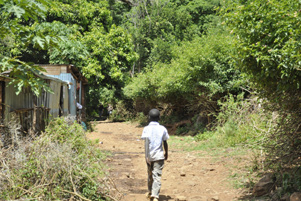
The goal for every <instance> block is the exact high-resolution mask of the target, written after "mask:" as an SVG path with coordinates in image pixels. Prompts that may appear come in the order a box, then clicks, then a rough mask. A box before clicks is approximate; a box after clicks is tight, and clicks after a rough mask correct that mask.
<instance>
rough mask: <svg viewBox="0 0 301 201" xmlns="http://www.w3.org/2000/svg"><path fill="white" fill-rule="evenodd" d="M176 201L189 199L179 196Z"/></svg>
mask: <svg viewBox="0 0 301 201" xmlns="http://www.w3.org/2000/svg"><path fill="white" fill-rule="evenodd" d="M175 201H187V199H186V197H184V196H177V197H176V198H175Z"/></svg>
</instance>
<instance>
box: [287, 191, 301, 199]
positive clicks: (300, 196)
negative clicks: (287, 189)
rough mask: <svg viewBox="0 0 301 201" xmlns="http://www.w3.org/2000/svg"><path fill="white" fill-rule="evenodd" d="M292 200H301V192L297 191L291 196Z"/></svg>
mask: <svg viewBox="0 0 301 201" xmlns="http://www.w3.org/2000/svg"><path fill="white" fill-rule="evenodd" d="M290 201H301V192H295V193H293V194H292V195H291V196H290Z"/></svg>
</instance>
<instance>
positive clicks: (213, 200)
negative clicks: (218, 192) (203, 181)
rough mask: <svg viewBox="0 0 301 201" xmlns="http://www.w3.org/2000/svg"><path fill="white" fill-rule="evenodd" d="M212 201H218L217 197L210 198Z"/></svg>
mask: <svg viewBox="0 0 301 201" xmlns="http://www.w3.org/2000/svg"><path fill="white" fill-rule="evenodd" d="M211 200H212V201H219V197H218V196H214V197H212V198H211Z"/></svg>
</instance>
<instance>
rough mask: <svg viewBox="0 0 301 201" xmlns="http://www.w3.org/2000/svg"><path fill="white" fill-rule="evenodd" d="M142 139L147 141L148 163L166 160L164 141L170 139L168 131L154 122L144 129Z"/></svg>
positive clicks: (146, 155)
mask: <svg viewBox="0 0 301 201" xmlns="http://www.w3.org/2000/svg"><path fill="white" fill-rule="evenodd" d="M141 138H142V139H144V140H145V158H146V161H147V162H149V161H158V160H164V152H163V146H162V144H163V141H166V140H167V139H168V138H169V135H168V132H167V129H166V128H165V127H164V126H162V125H160V124H159V123H158V122H155V121H152V122H150V123H149V125H148V126H146V127H144V129H143V132H142V136H141Z"/></svg>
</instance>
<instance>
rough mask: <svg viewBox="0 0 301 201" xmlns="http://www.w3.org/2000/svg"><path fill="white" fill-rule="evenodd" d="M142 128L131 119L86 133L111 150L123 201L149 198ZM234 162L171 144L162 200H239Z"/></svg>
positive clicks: (110, 160) (100, 125)
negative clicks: (232, 176) (233, 175)
mask: <svg viewBox="0 0 301 201" xmlns="http://www.w3.org/2000/svg"><path fill="white" fill-rule="evenodd" d="M142 130H143V128H142V127H138V126H137V125H134V124H130V123H110V122H99V123H98V124H97V125H96V131H95V132H92V133H89V134H88V135H87V136H88V138H90V139H99V141H100V143H99V145H98V146H99V148H100V149H102V150H106V151H110V152H111V153H112V156H111V157H110V158H108V159H107V163H108V165H109V167H110V168H109V171H110V174H111V176H112V178H113V179H114V181H115V184H116V186H117V188H118V189H119V191H120V192H122V194H123V198H122V199H121V200H124V201H143V200H147V199H146V197H145V193H146V192H147V172H146V164H145V160H144V144H143V141H141V140H140V136H141V133H142ZM232 162H233V161H232ZM232 162H231V160H228V159H227V158H224V159H223V158H219V159H218V160H216V158H213V157H211V156H209V155H208V156H206V154H205V155H204V153H202V154H201V155H200V153H199V152H183V151H181V150H177V149H175V148H174V147H173V146H169V159H168V160H167V161H166V162H165V167H164V169H163V176H162V189H161V193H160V199H159V200H160V201H167V200H168V201H173V200H187V201H207V200H208V201H211V200H219V201H231V200H238V198H239V197H240V196H242V191H241V190H239V189H234V188H233V187H232V186H231V185H230V183H229V182H228V176H229V170H228V166H229V165H233V164H230V163H232Z"/></svg>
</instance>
